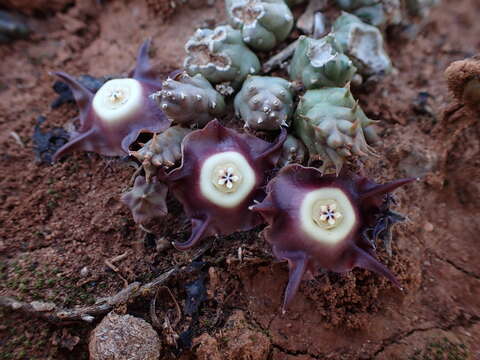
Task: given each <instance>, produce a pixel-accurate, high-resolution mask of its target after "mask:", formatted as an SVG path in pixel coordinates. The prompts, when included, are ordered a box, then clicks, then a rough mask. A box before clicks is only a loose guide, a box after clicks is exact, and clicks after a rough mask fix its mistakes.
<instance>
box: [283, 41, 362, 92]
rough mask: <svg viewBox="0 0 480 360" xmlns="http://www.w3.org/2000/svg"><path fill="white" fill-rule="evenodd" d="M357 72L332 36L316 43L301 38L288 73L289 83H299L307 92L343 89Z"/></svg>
mask: <svg viewBox="0 0 480 360" xmlns="http://www.w3.org/2000/svg"><path fill="white" fill-rule="evenodd" d="M356 70H357V69H356V68H355V66H354V65H353V63H352V61H351V60H350V59H349V58H348V57H347V56H346V55H344V54H343V53H342V51H341V49H340V47H339V45H338V44H337V43H336V40H335V38H334V37H333V36H332V35H327V36H325V37H323V38H321V39H318V40H317V39H312V38H309V37H306V36H303V35H302V36H300V38H299V41H298V45H297V48H296V49H295V54H294V55H293V59H292V61H291V63H290V67H289V69H288V71H289V74H290V79H291V80H296V81H300V82H302V83H303V85H304V86H305V88H306V89H313V88H319V87H324V86H330V87H341V86H344V85H345V84H347V83H348V82H349V81H350V80H352V77H353V75H354V74H355V72H356Z"/></svg>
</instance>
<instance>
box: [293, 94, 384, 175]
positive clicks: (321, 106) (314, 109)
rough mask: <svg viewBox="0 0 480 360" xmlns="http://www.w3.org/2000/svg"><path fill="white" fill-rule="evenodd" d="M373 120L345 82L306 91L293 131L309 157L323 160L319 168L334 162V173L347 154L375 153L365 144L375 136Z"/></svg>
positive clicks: (372, 141)
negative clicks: (337, 86) (300, 140)
mask: <svg viewBox="0 0 480 360" xmlns="http://www.w3.org/2000/svg"><path fill="white" fill-rule="evenodd" d="M374 124H375V121H374V120H371V119H369V118H368V117H367V116H366V115H365V113H364V112H363V111H362V109H361V108H360V106H359V105H358V103H357V102H356V101H355V99H354V98H353V96H352V93H351V92H350V88H349V87H348V86H347V87H344V88H325V89H316V90H309V91H307V92H306V93H305V95H304V96H303V97H302V98H301V100H300V103H299V105H298V107H297V110H296V112H295V119H294V127H295V132H296V134H297V135H298V136H299V137H300V139H302V141H303V142H304V144H305V145H306V146H307V148H308V151H309V153H310V161H312V160H315V159H319V160H322V161H323V165H322V168H321V169H322V171H325V170H327V169H329V168H330V167H331V166H332V165H333V166H334V167H335V169H336V173H337V174H339V173H340V170H341V169H342V166H343V164H344V162H345V160H346V159H348V158H349V157H350V156H352V155H357V156H363V155H372V154H374V152H373V150H372V149H371V148H370V146H369V145H368V144H367V141H369V142H371V143H374V142H375V141H376V140H377V138H378V137H377V134H376V131H375V126H374Z"/></svg>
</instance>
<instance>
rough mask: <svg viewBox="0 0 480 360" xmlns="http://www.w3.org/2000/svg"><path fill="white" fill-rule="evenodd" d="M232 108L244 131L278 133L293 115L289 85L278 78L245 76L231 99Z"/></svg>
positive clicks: (290, 85) (291, 94)
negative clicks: (247, 129)
mask: <svg viewBox="0 0 480 360" xmlns="http://www.w3.org/2000/svg"><path fill="white" fill-rule="evenodd" d="M234 105H235V112H236V113H237V114H238V115H239V116H241V118H242V119H243V120H244V121H245V126H246V127H248V128H251V129H255V130H278V129H280V127H281V126H288V124H289V120H290V116H291V115H292V113H293V91H292V84H291V83H290V82H288V81H287V80H285V79H282V78H279V77H270V76H249V77H248V78H247V80H246V81H245V82H244V83H243V86H242V89H241V90H240V91H239V92H238V94H237V95H236V96H235V102H234Z"/></svg>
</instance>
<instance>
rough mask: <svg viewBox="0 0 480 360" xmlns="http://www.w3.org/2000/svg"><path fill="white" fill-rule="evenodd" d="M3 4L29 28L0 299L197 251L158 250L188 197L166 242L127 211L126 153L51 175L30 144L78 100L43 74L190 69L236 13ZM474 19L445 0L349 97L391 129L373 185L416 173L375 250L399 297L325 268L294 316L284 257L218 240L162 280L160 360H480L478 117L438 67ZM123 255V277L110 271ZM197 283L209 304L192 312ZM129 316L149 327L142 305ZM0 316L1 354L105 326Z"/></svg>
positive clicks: (86, 284)
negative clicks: (466, 109)
mask: <svg viewBox="0 0 480 360" xmlns="http://www.w3.org/2000/svg"><path fill="white" fill-rule="evenodd" d="M1 6H3V7H5V8H9V7H11V6H15V7H16V9H17V10H20V11H22V12H23V14H25V15H27V16H28V22H29V24H30V26H31V27H32V29H34V31H33V33H32V35H31V36H30V38H29V39H28V40H19V41H16V42H15V43H13V44H9V45H0V148H1V152H0V295H9V296H14V297H16V298H17V299H21V300H23V301H32V300H42V301H51V302H54V303H56V304H58V305H59V306H62V307H74V306H77V305H87V304H92V303H94V302H95V300H96V299H98V298H101V297H105V296H110V295H113V294H115V293H116V292H118V291H119V290H120V289H122V288H123V287H124V286H125V283H126V282H128V283H131V282H133V281H140V282H147V281H149V280H151V279H152V278H154V277H155V276H157V275H158V274H161V273H162V272H163V271H165V269H168V268H169V267H170V266H172V265H174V264H185V263H188V261H189V259H190V258H191V256H192V253H193V251H192V252H185V253H180V252H178V251H175V250H173V249H172V248H170V247H168V246H166V247H165V246H164V245H165V244H168V243H169V242H170V241H172V240H181V239H186V238H187V237H188V235H189V225H188V221H187V219H186V218H185V217H184V216H183V215H182V214H181V208H180V206H179V204H178V203H176V202H175V201H174V200H173V199H170V200H169V205H170V211H171V214H170V215H168V217H167V218H166V219H165V220H164V221H163V222H161V223H159V224H157V228H158V229H159V232H160V237H155V236H153V235H146V233H145V232H143V231H142V230H141V229H139V228H137V227H136V225H135V223H134V222H133V219H132V217H131V215H130V213H129V211H128V209H127V208H126V207H125V206H124V205H123V204H122V203H120V201H119V199H120V195H121V194H122V192H124V191H125V190H127V189H128V184H129V181H130V178H131V176H132V174H133V171H134V170H133V168H132V167H130V166H129V164H128V162H127V161H126V160H122V159H104V158H101V157H100V156H98V155H96V154H87V153H77V154H74V155H71V156H68V157H67V158H66V159H64V160H63V161H61V162H59V163H57V164H54V165H48V164H45V163H41V162H40V161H39V160H38V158H36V156H35V153H34V142H33V140H32V136H33V134H34V128H35V126H36V125H37V124H38V117H39V116H44V117H45V118H46V121H45V122H44V123H43V124H41V125H40V127H41V131H43V132H46V131H49V130H51V129H53V128H55V127H62V126H64V125H65V124H66V123H68V122H69V121H71V119H73V118H74V117H75V116H76V107H75V106H74V105H73V104H67V105H64V106H61V107H59V108H58V109H51V107H50V104H51V103H52V101H54V100H55V98H56V96H57V95H56V94H55V92H54V91H53V90H52V85H53V83H54V81H55V79H54V78H53V77H52V76H51V75H49V71H54V70H62V71H66V72H68V73H70V74H72V75H75V76H79V75H82V74H89V75H92V76H97V77H100V76H105V75H119V74H125V73H127V72H128V70H130V69H131V68H132V67H133V65H134V61H135V54H136V51H137V49H138V47H139V45H140V44H141V43H142V42H143V41H144V40H145V39H146V38H149V37H150V38H152V40H153V47H152V52H151V55H152V61H153V62H154V63H155V64H156V67H157V69H158V70H159V71H161V72H162V73H164V74H167V73H168V72H170V71H171V70H174V69H177V68H179V67H181V65H182V60H183V57H184V50H183V45H184V43H185V41H186V40H187V38H188V37H189V36H190V35H191V34H192V33H193V31H194V30H195V29H196V28H198V27H201V26H211V25H215V24H217V23H221V22H223V21H225V16H224V12H223V1H220V0H217V1H209V2H208V3H207V1H191V2H187V4H182V3H181V2H178V3H175V1H166V0H138V1H121V0H119V1H93V0H82V1H79V0H77V1H73V0H71V1H61V0H56V1H43V0H38V1H34V0H30V1H13V0H12V1H3V2H1V3H0V7H1ZM297 13H301V7H300V9H299V10H297ZM479 15H480V3H479V2H478V1H477V0H457V1H447V0H444V1H443V3H442V4H441V5H440V6H438V7H437V8H435V9H434V10H433V11H432V13H431V15H430V17H429V18H428V19H427V20H426V21H425V22H424V23H423V24H422V26H421V31H420V32H419V34H418V36H417V37H416V38H415V39H414V40H410V41H406V40H404V39H403V38H402V37H401V36H398V34H390V35H391V36H389V37H388V39H387V46H388V51H389V54H390V56H391V58H392V61H393V64H394V66H395V68H396V69H397V71H396V72H395V73H394V75H392V76H390V77H388V78H386V79H384V80H382V81H381V82H380V83H379V84H378V85H377V86H376V87H372V88H369V87H364V88H362V89H359V90H358V91H357V92H356V93H355V95H356V96H357V97H359V98H360V103H361V105H362V106H363V108H364V110H366V112H367V114H368V115H369V116H370V117H371V118H373V119H380V120H381V121H382V128H383V131H382V134H383V140H384V142H383V144H382V145H381V146H379V147H377V151H378V153H379V154H380V158H379V159H373V160H369V161H367V162H366V165H365V171H366V173H367V174H369V175H370V176H371V177H372V178H374V179H375V180H376V181H379V182H381V181H388V180H390V179H394V178H399V177H404V176H422V180H421V181H419V182H416V183H414V184H411V185H408V186H405V187H404V188H402V189H400V190H398V191H397V192H396V196H397V199H398V205H397V206H396V207H395V210H396V211H398V212H401V213H403V214H406V215H407V216H408V218H409V220H408V222H406V223H404V224H401V225H399V226H397V227H396V228H395V231H394V242H393V255H392V256H391V257H389V256H388V255H387V254H386V253H385V252H384V251H383V250H381V251H379V254H380V258H381V260H382V261H383V262H384V263H385V264H386V265H387V266H388V267H389V268H390V269H392V271H393V272H394V273H395V274H397V275H398V278H399V280H400V282H401V283H402V286H403V287H404V291H403V292H401V291H399V290H398V289H396V288H394V287H393V286H392V285H391V284H390V283H388V282H387V281H386V280H384V279H381V278H379V277H378V276H376V275H373V274H371V273H369V272H367V271H362V270H355V271H353V272H350V273H346V274H333V273H326V274H323V275H322V276H319V277H317V278H315V279H314V280H309V281H305V282H303V284H302V285H301V288H300V291H299V293H298V295H297V297H296V298H295V300H294V301H293V304H292V306H291V308H290V310H289V311H288V312H287V313H286V314H285V315H282V314H281V311H280V306H281V300H282V293H283V290H284V287H285V285H286V281H287V276H288V270H287V265H286V264H285V263H280V262H277V261H275V260H274V259H273V257H272V255H271V252H270V250H269V247H268V245H266V243H265V242H264V240H263V239H262V238H261V237H260V236H259V232H260V230H261V229H256V230H254V231H250V232H247V233H241V234H234V235H232V236H229V237H225V238H220V239H216V240H210V241H211V242H212V243H213V244H212V247H211V248H210V249H209V250H208V251H207V252H206V253H205V254H204V255H203V256H202V257H201V258H199V259H196V260H195V262H194V263H193V264H191V265H188V266H189V268H188V269H189V270H188V271H184V272H182V275H181V276H176V277H174V278H172V279H171V280H169V281H168V282H167V283H166V286H167V287H168V289H169V290H170V292H171V294H172V296H170V295H169V292H168V291H167V289H166V288H162V289H161V291H160V292H159V294H158V299H157V304H156V311H155V314H156V316H157V318H158V319H160V323H162V324H163V323H164V319H169V322H170V324H172V323H173V324H174V326H172V325H171V326H169V327H167V329H162V328H160V329H157V330H159V335H160V339H161V341H162V343H163V350H162V359H175V358H181V359H197V358H198V359H251V360H262V359H272V360H293V359H301V360H311V359H480V343H479V339H480V300H479V299H480V261H479V260H478V259H479V257H480V242H479V241H480V237H479V234H480V220H479V216H480V182H479V180H478V179H479V178H480V122H479V121H476V122H475V121H472V119H469V118H468V116H465V117H463V118H460V119H456V120H455V121H450V120H449V119H448V118H444V116H443V111H444V109H445V108H447V107H448V105H449V104H451V103H452V102H453V99H452V96H451V94H449V93H448V90H447V86H446V81H445V79H444V75H443V72H444V70H445V68H446V67H447V66H448V65H449V64H450V63H451V62H452V61H455V60H459V59H463V58H465V57H468V56H472V55H474V54H475V53H478V52H479V50H480V37H479V34H480V22H479V21H478V19H479ZM297 35H298V34H297ZM292 36H295V34H294V35H292ZM119 255H123V256H122V257H121V259H120V260H118V261H117V262H115V264H114V265H115V266H116V267H117V269H118V271H117V272H115V271H114V270H112V269H111V267H108V266H107V265H106V262H105V261H106V260H109V259H112V258H115V257H116V256H119ZM192 287H194V288H195V289H196V290H198V291H197V293H201V294H204V296H201V297H199V298H198V299H196V300H197V304H196V305H195V304H194V305H195V306H193V305H192V304H189V303H188V298H189V296H190V294H191V292H192ZM174 299H175V300H174ZM175 302H177V303H178V304H179V308H180V309H182V310H183V311H181V316H180V317H178V316H177V315H178V314H177V310H176V304H175ZM197 305H198V306H197ZM192 306H193V310H192V308H191V307H192ZM186 309H187V310H188V309H190V310H191V311H190V312H189V311H186ZM119 311H124V312H128V313H129V314H132V315H135V316H139V317H142V318H144V319H145V320H147V321H149V322H152V314H151V313H150V312H149V301H148V299H145V300H142V299H139V300H137V301H135V302H134V303H132V304H129V305H128V307H127V308H124V309H120V310H119ZM0 319H1V320H0V358H1V359H87V358H88V350H87V347H88V345H87V341H88V334H89V332H90V331H91V330H92V329H93V327H94V325H95V324H96V322H95V323H94V324H91V325H87V324H86V323H72V324H69V325H67V326H62V327H60V326H56V325H53V324H49V323H47V322H45V321H43V320H36V319H34V318H32V317H27V316H23V315H21V314H16V313H14V312H11V311H7V310H0ZM99 320H100V319H98V321H99ZM173 320H175V321H173ZM177 320H178V321H177ZM98 321H97V322H98ZM172 333H174V334H178V335H179V336H180V338H179V339H180V340H179V342H178V346H177V347H175V346H171V345H169V344H171V334H172Z"/></svg>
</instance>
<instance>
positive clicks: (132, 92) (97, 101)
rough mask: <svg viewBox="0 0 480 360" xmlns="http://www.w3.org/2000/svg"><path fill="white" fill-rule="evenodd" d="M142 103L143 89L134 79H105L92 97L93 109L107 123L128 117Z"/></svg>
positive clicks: (138, 108) (139, 107)
mask: <svg viewBox="0 0 480 360" xmlns="http://www.w3.org/2000/svg"><path fill="white" fill-rule="evenodd" d="M142 105H143V89H142V86H141V84H140V82H138V81H137V80H135V79H113V80H110V81H107V82H106V83H105V84H104V85H103V86H102V87H101V88H100V89H99V90H98V91H97V93H96V94H95V96H94V98H93V109H94V111H95V113H96V114H97V116H98V117H99V118H100V119H102V120H103V121H104V122H107V123H116V122H119V121H122V120H125V119H127V118H129V116H131V115H133V114H134V113H135V112H137V111H138V110H140V109H141V107H142Z"/></svg>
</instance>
